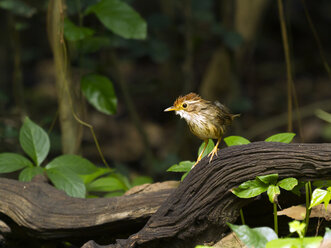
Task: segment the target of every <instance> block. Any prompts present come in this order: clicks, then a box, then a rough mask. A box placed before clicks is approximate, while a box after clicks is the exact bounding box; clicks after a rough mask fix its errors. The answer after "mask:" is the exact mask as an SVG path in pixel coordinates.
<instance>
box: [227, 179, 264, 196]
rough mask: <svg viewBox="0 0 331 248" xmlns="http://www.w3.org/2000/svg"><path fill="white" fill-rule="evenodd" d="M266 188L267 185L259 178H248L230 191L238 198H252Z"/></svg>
mask: <svg viewBox="0 0 331 248" xmlns="http://www.w3.org/2000/svg"><path fill="white" fill-rule="evenodd" d="M267 190H268V185H267V184H265V183H263V182H261V181H260V180H249V181H246V182H244V183H242V184H240V185H239V187H237V188H234V189H232V193H233V194H235V195H236V196H238V197H240V198H252V197H255V196H258V195H260V194H261V193H263V192H265V191H267Z"/></svg>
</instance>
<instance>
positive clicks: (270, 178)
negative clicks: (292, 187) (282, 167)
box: [256, 174, 278, 185]
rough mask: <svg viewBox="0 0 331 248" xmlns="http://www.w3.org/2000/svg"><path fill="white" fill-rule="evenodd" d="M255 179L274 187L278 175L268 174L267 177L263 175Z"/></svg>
mask: <svg viewBox="0 0 331 248" xmlns="http://www.w3.org/2000/svg"><path fill="white" fill-rule="evenodd" d="M256 178H257V179H259V180H261V182H263V183H265V184H268V185H269V184H273V185H275V184H276V183H277V180H278V174H269V175H264V176H257V177H256Z"/></svg>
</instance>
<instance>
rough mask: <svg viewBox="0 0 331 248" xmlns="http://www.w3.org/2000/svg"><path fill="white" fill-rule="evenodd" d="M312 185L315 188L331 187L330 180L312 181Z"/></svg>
mask: <svg viewBox="0 0 331 248" xmlns="http://www.w3.org/2000/svg"><path fill="white" fill-rule="evenodd" d="M313 185H314V186H315V187H316V188H327V187H329V186H331V180H318V181H314V182H313Z"/></svg>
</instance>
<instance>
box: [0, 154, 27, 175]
mask: <svg viewBox="0 0 331 248" xmlns="http://www.w3.org/2000/svg"><path fill="white" fill-rule="evenodd" d="M27 166H33V164H32V163H31V161H30V160H29V159H27V158H25V157H23V156H22V155H20V154H16V153H9V152H6V153H0V173H9V172H13V171H17V170H20V169H22V168H24V167H27Z"/></svg>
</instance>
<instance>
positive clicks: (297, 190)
mask: <svg viewBox="0 0 331 248" xmlns="http://www.w3.org/2000/svg"><path fill="white" fill-rule="evenodd" d="M304 186H305V183H304V182H302V181H299V182H298V184H297V185H296V186H294V188H293V189H292V190H291V192H292V193H294V194H296V195H297V196H300V195H301V192H300V189H301V188H303V187H304Z"/></svg>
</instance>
